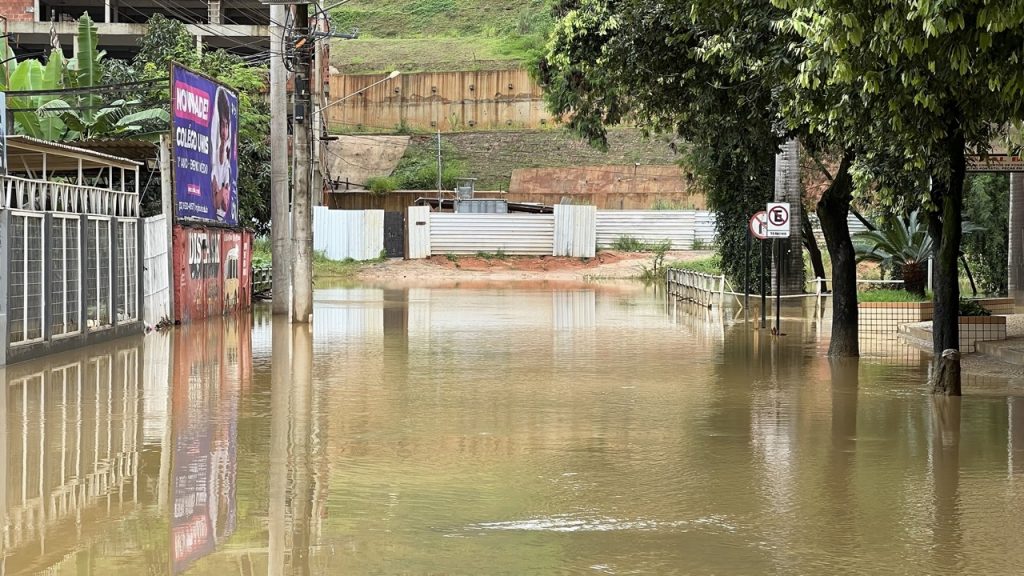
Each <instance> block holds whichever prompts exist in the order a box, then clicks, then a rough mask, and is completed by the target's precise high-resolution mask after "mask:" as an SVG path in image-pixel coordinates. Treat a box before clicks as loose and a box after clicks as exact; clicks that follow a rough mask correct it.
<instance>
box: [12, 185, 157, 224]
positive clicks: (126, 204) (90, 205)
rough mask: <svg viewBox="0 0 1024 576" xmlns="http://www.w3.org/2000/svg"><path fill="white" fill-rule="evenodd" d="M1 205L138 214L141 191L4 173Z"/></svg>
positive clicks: (37, 208) (128, 216)
mask: <svg viewBox="0 0 1024 576" xmlns="http://www.w3.org/2000/svg"><path fill="white" fill-rule="evenodd" d="M0 190H2V197H0V208H7V209H12V210H34V211H37V212H71V213H74V214H98V215H102V216H117V217H122V218H138V217H139V214H140V209H139V195H138V194H136V193H135V192H122V191H120V190H110V189H108V188H96V187H93V186H79V185H77V184H68V183H65V182H50V181H47V180H30V179H28V178H19V177H17V176H0Z"/></svg>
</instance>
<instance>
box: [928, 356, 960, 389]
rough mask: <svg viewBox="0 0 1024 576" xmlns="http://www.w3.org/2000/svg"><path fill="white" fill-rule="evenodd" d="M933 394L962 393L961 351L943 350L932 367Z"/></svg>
mask: <svg viewBox="0 0 1024 576" xmlns="http://www.w3.org/2000/svg"><path fill="white" fill-rule="evenodd" d="M932 394H942V395H944V396H959V395H960V351H959V350H953V349H949V350H943V351H942V354H940V355H939V356H938V358H936V359H935V365H934V367H933V369H932Z"/></svg>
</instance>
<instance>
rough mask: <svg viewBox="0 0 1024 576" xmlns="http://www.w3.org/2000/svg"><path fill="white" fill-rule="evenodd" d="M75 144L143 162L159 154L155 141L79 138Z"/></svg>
mask: <svg viewBox="0 0 1024 576" xmlns="http://www.w3.org/2000/svg"><path fill="white" fill-rule="evenodd" d="M75 146H76V147H78V148H84V149H85V150H92V151H93V152H100V153H102V154H109V155H112V156H120V157H122V158H127V159H129V160H135V161H138V162H143V163H145V161H146V160H150V159H156V158H158V157H159V155H160V148H159V146H158V145H157V143H156V142H149V141H147V140H81V141H78V142H75Z"/></svg>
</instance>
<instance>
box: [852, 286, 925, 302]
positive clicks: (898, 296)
mask: <svg viewBox="0 0 1024 576" xmlns="http://www.w3.org/2000/svg"><path fill="white" fill-rule="evenodd" d="M930 298H931V295H928V296H926V297H924V298H922V297H921V296H920V295H918V294H914V293H912V292H907V291H906V290H900V289H895V290H894V289H890V288H879V289H877V290H863V291H861V292H857V301H858V302H923V301H925V300H928V299H930Z"/></svg>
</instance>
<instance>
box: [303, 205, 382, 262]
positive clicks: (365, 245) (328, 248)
mask: <svg viewBox="0 0 1024 576" xmlns="http://www.w3.org/2000/svg"><path fill="white" fill-rule="evenodd" d="M313 249H314V250H316V251H317V252H324V253H325V254H326V255H327V257H328V258H330V259H331V260H346V259H348V258H351V259H353V260H373V259H375V258H379V257H380V254H381V252H383V251H384V211H383V210H330V209H328V208H326V207H324V206H316V207H314V208H313Z"/></svg>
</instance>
